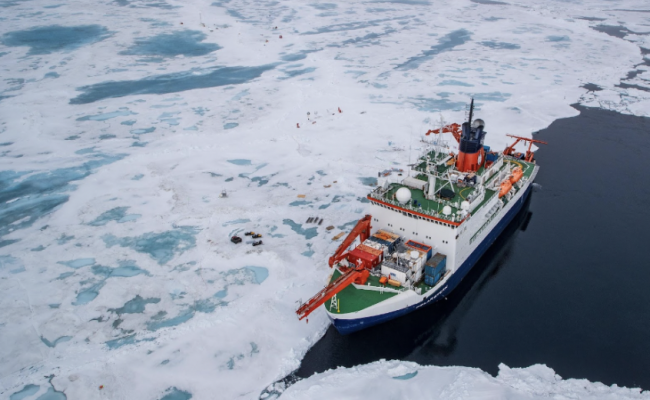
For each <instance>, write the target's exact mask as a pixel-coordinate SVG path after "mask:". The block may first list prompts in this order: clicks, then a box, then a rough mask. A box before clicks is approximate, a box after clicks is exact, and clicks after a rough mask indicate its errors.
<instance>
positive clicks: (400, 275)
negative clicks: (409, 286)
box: [381, 264, 406, 285]
mask: <svg viewBox="0 0 650 400" xmlns="http://www.w3.org/2000/svg"><path fill="white" fill-rule="evenodd" d="M381 274H382V275H384V276H387V277H388V279H392V280H395V281H398V282H399V283H401V284H402V285H403V284H405V283H406V274H405V273H404V272H402V271H398V270H396V269H393V268H390V267H387V266H386V265H385V264H382V265H381Z"/></svg>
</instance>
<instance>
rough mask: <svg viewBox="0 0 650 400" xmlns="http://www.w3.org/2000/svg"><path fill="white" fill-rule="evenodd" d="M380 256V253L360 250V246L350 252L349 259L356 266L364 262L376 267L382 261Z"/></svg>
mask: <svg viewBox="0 0 650 400" xmlns="http://www.w3.org/2000/svg"><path fill="white" fill-rule="evenodd" d="M380 257H381V256H379V255H375V254H372V253H368V252H365V251H363V250H360V249H359V248H358V247H357V248H356V249H354V250H352V251H350V252H349V253H348V261H349V262H350V263H351V264H354V265H356V266H359V265H361V264H364V265H366V266H368V267H370V268H373V267H376V266H377V265H379V264H380V263H381V260H380Z"/></svg>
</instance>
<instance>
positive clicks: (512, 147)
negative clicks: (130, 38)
mask: <svg viewBox="0 0 650 400" xmlns="http://www.w3.org/2000/svg"><path fill="white" fill-rule="evenodd" d="M506 136H510V137H511V138H515V139H517V140H515V142H514V143H513V144H511V145H510V146H508V147H506V149H505V150H503V154H504V155H506V156H513V155H514V151H515V146H516V145H517V143H519V142H521V141H522V140H523V141H524V142H528V150H526V156H525V157H524V160H526V161H528V162H533V160H534V159H535V157H534V155H535V153H533V152H532V151H531V150H530V149H531V148H532V147H533V143H540V144H548V143H546V142H542V141H541V140H536V139H528V138H525V137H521V136H515V135H506Z"/></svg>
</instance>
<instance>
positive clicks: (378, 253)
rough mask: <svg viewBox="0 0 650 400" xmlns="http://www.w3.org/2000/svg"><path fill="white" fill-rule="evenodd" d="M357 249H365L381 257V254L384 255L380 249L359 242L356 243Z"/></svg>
mask: <svg viewBox="0 0 650 400" xmlns="http://www.w3.org/2000/svg"><path fill="white" fill-rule="evenodd" d="M357 249H359V250H361V251H365V252H366V253H370V254H374V255H376V256H378V257H381V256H383V255H384V252H383V251H381V250H377V249H373V248H372V247H370V246H366V245H365V244H360V245H358V246H357Z"/></svg>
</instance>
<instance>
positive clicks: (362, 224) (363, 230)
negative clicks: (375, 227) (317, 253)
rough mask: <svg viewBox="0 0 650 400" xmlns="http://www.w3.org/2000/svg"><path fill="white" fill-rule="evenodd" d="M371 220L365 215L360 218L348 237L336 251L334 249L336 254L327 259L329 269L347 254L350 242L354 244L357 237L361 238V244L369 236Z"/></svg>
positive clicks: (370, 217)
mask: <svg viewBox="0 0 650 400" xmlns="http://www.w3.org/2000/svg"><path fill="white" fill-rule="evenodd" d="M371 220H372V216H370V215H366V216H365V217H363V218H361V219H360V220H359V222H357V225H356V226H355V227H354V229H352V231H351V232H350V234H349V235H348V237H346V238H345V240H344V241H343V243H341V245H340V246H339V248H338V249H336V252H335V253H334V255H333V256H332V257H330V259H329V264H330V268H332V267H333V266H334V264H336V263H337V262H339V261H341V260H342V259H344V258H345V257H346V256H347V255H348V253H347V251H346V250H347V249H348V247H350V245H351V244H352V242H354V239H356V238H357V236H360V237H361V243H363V242H364V241H365V240H366V239H368V237H369V236H370V228H371V226H370V221H371Z"/></svg>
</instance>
